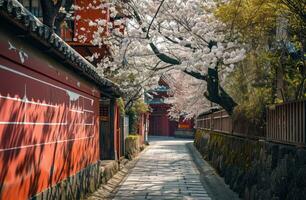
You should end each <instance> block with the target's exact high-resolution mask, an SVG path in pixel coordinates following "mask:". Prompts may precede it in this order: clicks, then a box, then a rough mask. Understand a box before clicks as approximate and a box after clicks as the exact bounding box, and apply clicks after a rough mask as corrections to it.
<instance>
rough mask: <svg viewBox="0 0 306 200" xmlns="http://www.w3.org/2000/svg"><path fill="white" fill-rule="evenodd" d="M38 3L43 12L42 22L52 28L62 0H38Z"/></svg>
mask: <svg viewBox="0 0 306 200" xmlns="http://www.w3.org/2000/svg"><path fill="white" fill-rule="evenodd" d="M40 4H41V8H42V13H43V23H44V24H45V25H46V26H49V27H50V28H51V29H52V30H53V29H54V23H55V18H56V16H57V14H58V12H59V9H60V7H61V4H62V0H57V1H56V0H40Z"/></svg>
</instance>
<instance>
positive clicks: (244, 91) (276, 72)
mask: <svg viewBox="0 0 306 200" xmlns="http://www.w3.org/2000/svg"><path fill="white" fill-rule="evenodd" d="M284 2H294V1H287V0H230V1H229V3H225V4H221V6H220V7H219V8H218V9H217V11H216V13H215V14H216V16H217V17H218V18H219V19H220V20H221V21H223V22H224V23H225V24H226V25H227V26H228V28H229V30H230V31H231V32H233V33H237V32H238V33H239V34H240V37H239V38H234V39H239V40H241V41H242V42H244V43H245V45H246V47H247V48H248V53H247V55H246V58H245V60H244V61H243V62H242V63H240V64H239V65H238V66H237V67H236V68H235V69H234V71H233V72H232V73H231V74H230V75H229V76H228V79H227V80H226V82H225V88H226V90H227V91H229V94H230V95H231V96H232V97H233V98H234V99H235V101H236V102H237V103H238V104H239V105H238V106H237V107H236V109H235V115H234V117H243V118H245V119H248V120H250V121H252V123H255V124H263V123H264V119H265V110H266V106H267V105H269V104H274V103H280V102H283V101H291V100H296V99H302V98H305V97H306V90H305V88H306V81H305V77H306V76H305V71H306V69H305V60H304V56H305V55H304V53H303V52H305V41H306V38H305V34H301V33H305V31H306V30H305V28H306V26H305V20H303V18H302V17H303V15H300V12H297V11H296V10H295V9H299V7H294V6H293V7H290V4H286V3H284ZM297 2H299V1H297ZM304 5H305V3H304ZM304 13H305V11H304ZM280 19H282V20H284V22H282V21H280ZM282 26H284V27H282ZM281 28H283V29H284V30H283V31H285V36H284V38H279V37H280V35H277V34H276V33H277V31H279V29H281ZM233 35H235V34H233ZM288 44H290V45H291V46H292V47H291V50H292V49H294V51H295V52H294V54H292V52H290V50H289V48H288Z"/></svg>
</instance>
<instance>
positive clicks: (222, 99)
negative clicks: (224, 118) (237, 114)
mask: <svg viewBox="0 0 306 200" xmlns="http://www.w3.org/2000/svg"><path fill="white" fill-rule="evenodd" d="M184 72H185V73H187V74H189V75H190V76H192V77H194V78H196V79H200V80H203V81H206V83H207V91H206V92H205V93H204V96H205V97H206V98H207V99H208V100H209V101H211V102H214V103H216V104H218V105H220V106H221V107H222V108H224V110H226V111H227V113H228V114H230V115H231V114H233V111H234V108H235V107H236V106H237V103H236V102H235V101H234V100H233V98H232V97H231V96H229V95H228V94H227V92H226V91H225V90H224V89H223V88H222V87H221V85H220V83H219V77H218V70H217V69H211V68H209V69H208V74H207V75H202V74H201V73H198V72H193V71H191V72H190V71H187V70H184Z"/></svg>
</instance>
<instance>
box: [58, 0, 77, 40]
mask: <svg viewBox="0 0 306 200" xmlns="http://www.w3.org/2000/svg"><path fill="white" fill-rule="evenodd" d="M62 4H64V8H65V11H66V12H69V10H70V9H71V6H72V4H73V0H63V2H62ZM66 15H67V14H66V13H58V14H57V16H56V18H55V22H54V27H55V33H56V34H57V35H60V34H61V25H62V23H63V22H64V20H65V18H66Z"/></svg>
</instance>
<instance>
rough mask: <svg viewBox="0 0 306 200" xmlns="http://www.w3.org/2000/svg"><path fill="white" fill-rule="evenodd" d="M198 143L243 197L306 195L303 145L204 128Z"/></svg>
mask: <svg viewBox="0 0 306 200" xmlns="http://www.w3.org/2000/svg"><path fill="white" fill-rule="evenodd" d="M195 146H196V148H197V149H198V150H199V152H200V153H201V154H202V156H203V157H204V159H206V160H207V161H209V162H210V164H211V165H212V166H213V167H214V168H215V169H216V170H217V171H218V173H219V174H220V175H221V176H223V177H224V180H225V182H226V183H227V184H228V185H229V186H230V187H231V189H232V190H234V191H235V192H237V193H238V194H239V196H240V197H241V198H243V199H247V200H249V199H250V200H260V199H267V200H268V199H269V200H270V199H274V200H276V199H279V200H280V199H288V200H289V199H290V200H302V199H305V198H306V150H305V149H303V148H298V147H294V146H289V145H283V144H276V143H272V142H267V141H260V140H250V139H246V138H241V137H236V136H231V135H225V134H220V133H213V132H211V133H208V132H205V131H203V130H197V132H196V134H195Z"/></svg>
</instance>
